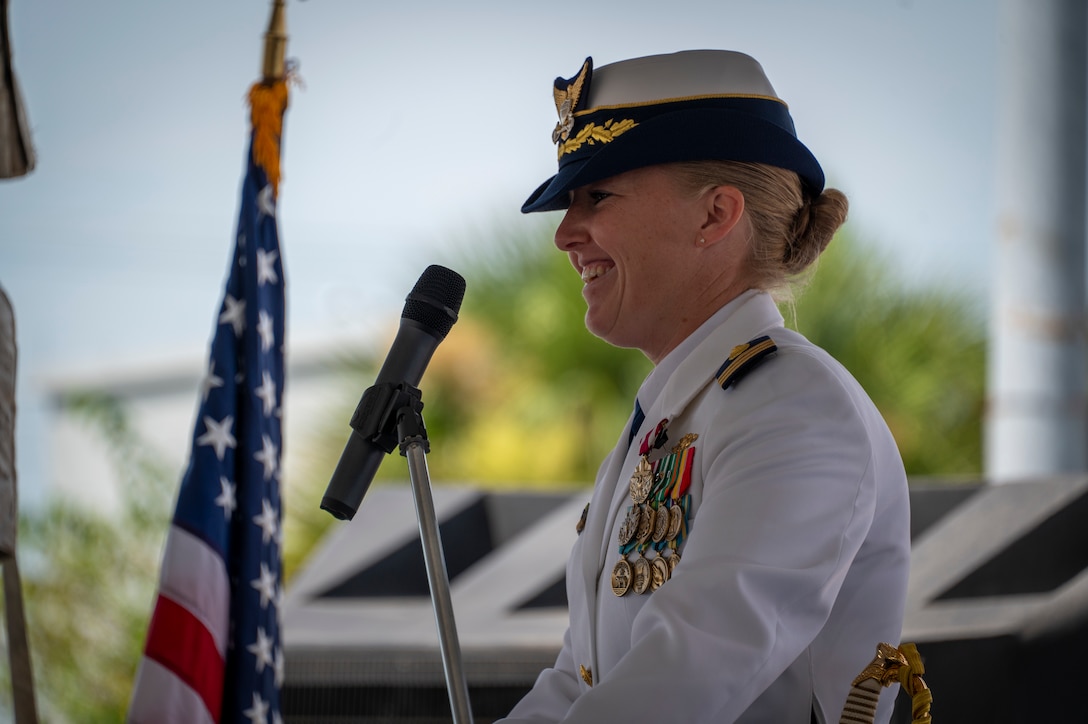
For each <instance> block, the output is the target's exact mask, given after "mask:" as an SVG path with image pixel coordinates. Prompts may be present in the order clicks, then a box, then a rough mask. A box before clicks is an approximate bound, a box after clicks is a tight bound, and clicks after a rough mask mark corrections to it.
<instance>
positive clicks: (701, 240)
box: [695, 236, 706, 246]
mask: <svg viewBox="0 0 1088 724" xmlns="http://www.w3.org/2000/svg"><path fill="white" fill-rule="evenodd" d="M695 245H696V246H706V239H704V238H703V237H701V236H700V237H699V241H697V242H695Z"/></svg>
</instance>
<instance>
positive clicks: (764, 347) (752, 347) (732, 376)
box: [714, 336, 778, 390]
mask: <svg viewBox="0 0 1088 724" xmlns="http://www.w3.org/2000/svg"><path fill="white" fill-rule="evenodd" d="M777 351H778V345H776V344H775V343H774V341H773V340H772V339H771V338H770V337H766V336H764V337H756V338H755V339H753V340H752V341H750V342H746V343H744V344H740V345H737V346H736V347H734V348H733V351H732V352H730V353H729V359H727V360H726V361H725V362H724V363H722V366H721V367H719V368H718V371H717V373H715V375H714V377H715V378H717V380H718V384H719V385H721V386H722V389H723V390H727V389H729V387H730V385H734V384H736V383H737V381H738V380H740V378H741V377H744V375H746V374H748V373H749V372H751V371H752V370H753V369H755V367H756V366H757V365H759V363H761V362H762V361H763V360H764V359H766V358H767V356H768V355H771V354H774V353H775V352H777Z"/></svg>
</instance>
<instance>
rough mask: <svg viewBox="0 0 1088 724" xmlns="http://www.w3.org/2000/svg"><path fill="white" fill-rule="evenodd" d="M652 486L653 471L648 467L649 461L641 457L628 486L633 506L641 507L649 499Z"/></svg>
mask: <svg viewBox="0 0 1088 724" xmlns="http://www.w3.org/2000/svg"><path fill="white" fill-rule="evenodd" d="M653 486H654V469H653V467H652V466H651V465H650V461H649V460H647V459H646V456H645V455H643V456H642V457H641V458H640V459H639V461H638V466H637V467H636V468H635V472H634V473H633V474H632V475H631V482H630V484H629V485H628V488H629V489H630V491H631V500H632V501H634V503H635V505H642V504H643V503H645V502H646V499H647V498H649V497H650V491H651V490H652V489H653Z"/></svg>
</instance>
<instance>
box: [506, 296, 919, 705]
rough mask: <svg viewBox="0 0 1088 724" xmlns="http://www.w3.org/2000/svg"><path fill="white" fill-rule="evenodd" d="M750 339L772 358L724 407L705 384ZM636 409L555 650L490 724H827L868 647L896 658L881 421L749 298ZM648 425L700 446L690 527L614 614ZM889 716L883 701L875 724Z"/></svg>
mask: <svg viewBox="0 0 1088 724" xmlns="http://www.w3.org/2000/svg"><path fill="white" fill-rule="evenodd" d="M762 335H769V336H770V337H771V339H772V340H773V341H774V343H775V344H776V345H777V347H778V350H777V352H776V353H775V354H773V355H772V356H770V357H768V358H766V359H765V360H764V361H763V362H761V363H760V364H759V365H758V366H757V367H755V368H754V369H752V370H751V371H750V372H749V373H748V374H747V375H746V376H744V377H743V378H742V379H741V380H739V381H738V382H737V383H736V384H735V385H732V386H730V387H729V388H728V389H723V388H722V387H721V386H720V385H719V384H718V383H717V381H716V380H715V373H716V372H717V370H718V368H719V367H720V366H721V364H722V363H723V361H724V360H726V359H727V358H728V357H729V355H730V351H731V350H732V349H733V348H734V347H735V346H736V345H738V344H742V343H745V342H748V341H749V340H752V339H754V338H756V337H760V336H762ZM639 395H640V396H639V401H640V404H641V405H642V407H643V409H644V410H645V411H646V418H645V422H644V423H643V424H642V426H641V429H640V432H638V433H637V434H636V435H635V440H634V443H633V444H632V445H631V448H630V450H629V449H628V442H627V440H628V435H627V433H626V431H625V432H624V434H623V435H622V437H621V439H620V441H619V443H618V444H617V446H616V448H615V450H613V451H612V453H611V454H610V455H609V457H608V458H607V459H606V460H605V461H604V463H603V464H602V466H601V469H600V471H599V473H598V475H597V481H596V487H595V488H594V491H593V496H592V499H591V502H590V507H589V513H588V516H587V518H586V523H585V528H584V530H583V532H582V534H581V535H580V536H579V538H578V541H577V542H576V544H575V546H574V548H573V551H572V553H571V556H570V560H569V562H568V564H567V598H568V603H569V606H570V626H569V628H568V630H567V633H566V635H565V637H564V642H563V648H562V651H561V652H560V654H559V657H558V659H557V660H556V662H555V665H554V667H552V668H550V669H546V670H544V671H543V672H542V673H541V674H540V676H539V678H538V680H537V682H536V684H535V685H534V687H533V689H532V690H531V691H530V692H529V693H528V694H527V695H526V697H525V698H524V699H523V700H522V701H521V702H520V703H518V705H517V706H516V707H515V708H514V710H513V711H512V712H511V713H510V715H509V718H507V719H504V720H502V721H504V722H506V724H515V723H517V724H522V723H525V724H527V723H529V722H568V723H570V724H575V723H582V722H584V723H586V724H602V723H606V722H655V723H663V722H680V723H682V724H698V723H700V722H714V723H715V724H717V723H722V724H724V723H726V722H746V723H747V722H764V723H768V724H809V722H810V720H811V717H812V714H813V712H814V711H815V712H816V715H817V718H818V719H819V720H821V721H838V717H839V714H840V713H841V711H842V705H843V703H844V702H845V699H846V694H847V690H848V689H849V687H850V684H851V681H852V680H853V678H854V677H855V676H857V675H858V674H859V673H860V672H861V670H862V669H863V668H864V667H865V666H866V664H868V663H869V662H870V661H871V660H872V658H873V656H874V654H875V653H876V646H877V644H878V643H879V642H882V641H883V642H887V643H891V644H898V643H899V635H900V626H901V623H902V619H903V606H904V599H905V596H906V587H907V575H908V570H909V561H910V543H909V504H908V499H907V485H906V476H905V474H904V472H903V464H902V460H901V458H900V455H899V452H898V449H897V448H896V445H895V441H894V440H893V439H892V436H891V433H890V432H889V431H888V428H887V426H886V425H885V423H884V421H883V419H882V418H881V416H880V414H879V413H878V412H877V410H876V408H875V407H874V406H873V404H872V402H871V401H870V400H869V398H868V396H867V395H866V394H865V392H864V391H863V390H862V389H861V387H860V386H859V385H858V383H857V382H856V381H855V380H854V379H853V377H851V376H850V374H849V373H848V372H847V371H846V370H845V369H844V368H843V367H842V366H841V365H839V364H838V363H837V362H836V361H835V360H833V359H832V358H831V357H830V356H829V355H828V354H827V353H826V352H824V351H823V350H821V349H819V348H818V347H816V346H814V345H813V344H812V343H810V342H809V341H808V340H806V339H805V338H804V337H802V336H801V335H799V334H797V333H795V332H793V331H790V330H788V329H786V328H785V327H784V326H783V321H782V317H781V315H780V314H779V313H778V309H777V308H776V306H775V304H774V302H773V301H772V299H771V298H770V297H769V296H768V295H767V294H765V293H762V292H755V291H749V292H746V293H744V294H742V295H741V296H740V297H738V298H737V299H735V300H733V301H732V302H730V303H729V304H727V305H726V306H725V307H723V308H722V309H721V310H719V312H717V313H716V314H715V315H714V316H713V317H712V318H711V319H710V320H709V321H708V322H707V323H706V324H704V325H703V326H702V327H701V328H700V329H699V330H698V331H697V332H696V333H695V334H693V335H692V336H691V337H689V339H688V340H686V341H685V342H684V343H683V344H681V345H680V346H679V347H677V349H675V350H673V352H672V353H670V354H669V355H668V356H667V357H666V359H665V360H662V363H661V364H660V365H658V367H657V368H656V369H655V370H654V371H653V372H652V373H651V374H650V376H649V377H648V378H647V380H646V382H645V383H644V384H643V387H642V389H641V390H640V393H639ZM660 420H668V438H669V443H668V445H667V446H669V445H672V444H674V443H675V441H677V440H679V439H680V438H681V436H683V435H684V434H686V433H695V434H698V436H699V437H698V440H697V441H696V442H695V443H694V445H693V447H694V448H695V453H694V462H693V465H694V468H693V474H692V480H691V486H690V491H689V492H690V493H691V495H692V500H691V503H692V505H691V510H690V512H689V526H690V528H689V531H688V536H687V538H686V540H684V542H683V544H682V546H681V547H680V548H679V550H678V552H679V554H680V556H681V558H680V562H679V564H678V565H677V566H676V569H675V571H674V572H673V575H672V577H671V578H670V579H669V580H668V581H666V582H665V583H664V585H662V586H661V587H660V588H659V589H658V590H656V591H653V592H650V591H647V592H646V593H645V594H642V595H639V594H637V593H635V592H634V591H630V592H628V593H627V594H626V595H624V596H622V597H617V596H616V595H615V594H614V593H613V591H612V586H611V575H612V569H613V566H614V565H615V563H616V562H617V561H618V560H619V559H620V551H619V544H618V539H617V536H618V531H619V528H620V526H621V524H622V523H623V520H624V517H625V514H626V510H627V508H628V506H630V505H631V499H630V497H629V491H628V481H629V479H630V477H631V474H632V472H633V471H634V469H635V466H636V465H637V463H638V460H639V445H640V440H642V439H643V438H644V437H645V436H646V434H647V433H649V432H650V431H652V430H653V429H654V428H655V426H656V425H657V423H658V421H660ZM667 446H666V447H667ZM653 555H654V553H653V552H652V551H651V552H647V553H646V557H647V558H649V557H651V556H653ZM581 667H584V668H585V670H586V673H587V674H588V675H589V676H587V677H583V676H582V675H581ZM590 677H591V680H592V684H590V683H588V682H587V681H585V680H584V678H590ZM893 703H894V694H893V693H892V692H888V693H886V694H885V695H884V696H882V697H881V703H880V716H879V717H878V720H879V721H886V720H887V719H888V717H890V714H891V708H892V704H893Z"/></svg>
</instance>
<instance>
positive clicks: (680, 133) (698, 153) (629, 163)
mask: <svg viewBox="0 0 1088 724" xmlns="http://www.w3.org/2000/svg"><path fill="white" fill-rule="evenodd" d="M715 160H716V161H743V162H750V163H765V164H768V165H770V166H777V167H779V168H784V169H787V170H790V171H794V172H796V173H797V175H798V176H800V178H801V182H802V185H803V186H804V188H805V191H806V192H807V193H809V194H811V195H813V196H816V195H819V194H820V192H821V191H823V188H824V172H823V169H822V168H820V164H819V162H818V161H817V160H816V157H815V156H813V155H812V152H811V151H809V150H808V148H806V147H805V145H804V144H803V143H801V142H800V141H799V140H797V138H796V137H795V136H794V135H793V134H791V133H790V132H789V131H787V130H786V129H784V128H782V127H780V126H778V125H775V124H774V123H769V122H767V120H765V119H763V118H760V117H758V116H754V115H752V114H749V113H745V112H743V111H737V110H730V109H723V108H699V109H691V108H688V109H685V110H680V111H676V112H672V113H663V114H661V115H658V116H655V117H653V118H650V119H648V120H645V121H642V122H641V123H639V124H638V125H637V126H635V127H634V128H632V129H631V130H629V131H627V132H626V133H624V134H623V135H622V136H620V137H617V138H615V139H614V140H612V141H611V142H609V143H606V144H602V145H601V147H600V148H599V149H598V150H597V151H596V152H595V153H593V154H592V155H591V156H588V157H586V158H583V159H577V160H571V161H569V162H567V163H565V164H561V165H560V168H559V172H558V173H557V174H556V175H555V176H552V177H551V178H550V179H548V180H547V181H545V182H544V183H543V184H541V185H540V186H539V187H538V188H537V189H536V191H534V192H533V193H532V195H531V196H529V198H528V199H527V200H526V201H525V203H524V204H523V205H522V207H521V211H522V213H532V212H535V211H556V210H560V209H565V208H567V206H568V205H569V204H570V192H571V191H573V190H574V189H576V188H579V187H581V186H585V185H586V184H591V183H595V182H597V181H602V180H604V179H606V178H611V177H612V176H616V175H618V174H621V173H624V172H626V171H632V170H634V169H636V168H643V167H646V166H654V165H657V164H663V163H678V162H687V161H715Z"/></svg>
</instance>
